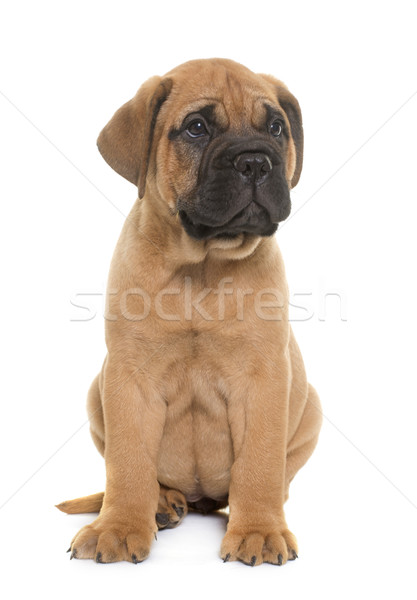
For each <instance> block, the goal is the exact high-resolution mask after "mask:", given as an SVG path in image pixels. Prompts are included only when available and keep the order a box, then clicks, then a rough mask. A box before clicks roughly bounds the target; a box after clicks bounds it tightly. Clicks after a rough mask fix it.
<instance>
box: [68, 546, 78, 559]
mask: <svg viewBox="0 0 417 600" xmlns="http://www.w3.org/2000/svg"><path fill="white" fill-rule="evenodd" d="M73 558H77V549H76V548H74V550H73V551H72V552H71V556H70V560H72V559H73Z"/></svg>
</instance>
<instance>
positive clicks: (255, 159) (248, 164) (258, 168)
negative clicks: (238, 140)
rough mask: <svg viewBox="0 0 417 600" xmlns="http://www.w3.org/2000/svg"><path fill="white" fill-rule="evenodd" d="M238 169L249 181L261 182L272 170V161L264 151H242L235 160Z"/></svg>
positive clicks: (234, 164)
mask: <svg viewBox="0 0 417 600" xmlns="http://www.w3.org/2000/svg"><path fill="white" fill-rule="evenodd" d="M233 166H234V167H235V169H236V171H239V173H240V174H241V175H242V177H243V178H244V179H245V180H246V181H247V182H248V183H261V182H262V181H263V180H264V179H265V178H266V177H267V176H268V174H269V172H270V171H272V163H271V161H270V159H269V158H268V156H267V155H266V154H263V153H262V152H242V154H239V155H238V156H236V158H235V160H234V161H233Z"/></svg>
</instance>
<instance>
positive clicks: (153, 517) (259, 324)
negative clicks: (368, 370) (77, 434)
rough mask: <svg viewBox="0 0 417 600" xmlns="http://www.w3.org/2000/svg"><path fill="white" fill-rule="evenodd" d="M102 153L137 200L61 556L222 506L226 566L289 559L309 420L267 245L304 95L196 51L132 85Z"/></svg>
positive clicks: (285, 196)
mask: <svg viewBox="0 0 417 600" xmlns="http://www.w3.org/2000/svg"><path fill="white" fill-rule="evenodd" d="M98 148H99V150H100V152H101V154H102V156H103V157H104V159H105V160H106V161H107V162H108V164H109V165H110V166H111V167H112V168H113V169H114V170H115V171H116V172H117V173H119V174H120V175H122V176H123V177H125V178H126V179H128V180H129V181H130V182H132V183H133V184H134V185H136V186H137V187H138V190H139V197H138V199H137V201H136V203H135V205H134V206H133V208H132V210H131V212H130V214H129V216H128V218H127V219H126V222H125V224H124V227H123V230H122V233H121V236H120V239H119V241H118V244H117V247H116V250H115V253H114V257H113V261H112V264H111V269H110V275H109V282H108V289H109V293H108V305H107V318H106V343H107V348H108V354H107V356H106V358H105V361H104V365H103V368H102V370H101V372H100V374H99V375H98V376H97V377H96V379H95V380H94V381H93V383H92V386H91V389H90V391H89V395H88V414H89V418H90V422H91V434H92V437H93V441H94V443H95V445H96V447H97V449H98V450H99V452H100V453H101V454H102V455H103V456H104V458H105V464H106V491H105V493H104V494H95V495H93V496H88V497H85V498H80V499H78V500H73V501H68V502H64V503H62V504H60V505H59V506H58V508H60V509H61V510H63V511H65V512H70V513H71V512H72V513H74V512H94V511H100V514H99V515H98V517H97V518H96V520H95V521H94V522H93V523H92V524H91V525H87V526H86V527H83V528H82V529H81V531H80V532H79V533H78V534H77V535H76V536H75V538H74V539H73V541H72V543H71V551H72V553H71V558H72V557H76V558H91V559H95V560H96V561H97V562H114V561H120V560H126V561H131V562H134V563H137V562H140V561H142V560H144V559H145V558H146V557H147V556H148V554H149V551H150V547H151V543H152V541H153V539H154V536H155V532H156V531H157V529H158V528H160V529H161V528H165V527H173V526H175V525H177V524H178V523H179V522H180V521H181V520H182V519H183V518H184V517H185V515H186V513H187V510H188V508H189V507H191V508H193V509H196V510H201V511H203V512H208V511H210V510H216V509H218V508H222V507H225V506H227V505H229V507H230V516H229V522H228V527H227V531H226V534H225V536H224V539H223V543H222V546H221V557H222V558H223V560H224V561H228V560H241V561H243V562H244V563H246V564H249V565H252V566H253V565H259V564H261V563H262V562H269V563H273V564H277V565H281V564H284V563H285V562H286V561H287V560H292V559H294V558H296V557H297V551H298V550H297V543H296V539H295V537H294V535H293V534H292V533H291V532H290V530H289V529H288V527H287V523H286V520H285V515H284V508H283V506H284V502H285V500H286V499H287V497H288V489H289V484H290V482H291V480H292V479H293V477H294V475H295V474H296V472H297V471H298V470H299V469H300V467H301V466H302V465H304V463H305V462H306V461H307V459H308V458H309V456H310V455H311V453H312V451H313V449H314V447H315V445H316V443H317V439H318V435H319V430H320V426H321V409H320V404H319V399H318V396H317V394H316V392H315V390H314V389H313V388H312V387H311V385H309V384H308V382H307V379H306V375H305V370H304V365H303V361H302V358H301V355H300V351H299V349H298V346H297V343H296V341H295V339H294V336H293V333H292V331H291V327H290V325H289V322H288V290H287V283H286V279H285V272H284V265H283V261H282V258H281V254H280V251H279V248H278V245H277V242H276V239H275V237H274V233H275V232H276V230H277V227H278V224H279V222H280V221H283V220H284V219H286V218H287V217H288V215H289V213H290V209H291V202H290V189H291V188H292V187H294V186H295V185H296V184H297V182H298V180H299V177H300V174H301V168H302V160H303V128H302V119H301V112H300V108H299V105H298V102H297V100H296V99H295V98H294V96H293V95H292V94H291V93H290V92H289V91H288V89H287V88H286V86H285V85H284V84H283V83H281V82H280V81H278V80H276V79H274V78H273V77H271V76H269V75H258V74H255V73H253V72H251V71H250V70H248V69H247V68H245V67H243V66H242V65H240V64H237V63H235V62H233V61H230V60H223V59H213V60H196V61H191V62H187V63H185V64H183V65H180V66H179V67H177V68H175V69H173V70H172V71H170V72H169V73H168V74H167V75H165V76H164V77H153V78H151V79H150V80H148V81H147V82H146V83H145V84H143V85H142V87H141V88H140V89H139V91H138V92H137V94H136V96H135V97H134V98H133V99H132V100H130V101H129V102H127V103H126V104H125V105H124V106H122V107H121V108H120V109H119V110H118V111H117V112H116V113H115V115H114V116H113V118H112V119H111V120H110V122H109V123H108V124H107V125H106V126H105V128H104V129H103V131H102V132H101V134H100V136H99V138H98Z"/></svg>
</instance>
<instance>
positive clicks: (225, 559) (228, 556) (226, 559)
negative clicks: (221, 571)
mask: <svg viewBox="0 0 417 600" xmlns="http://www.w3.org/2000/svg"><path fill="white" fill-rule="evenodd" d="M229 558H230V552H228V553H227V554H226V556H225V557H224V559H223V562H224V563H225V562H227V561H228V560H229Z"/></svg>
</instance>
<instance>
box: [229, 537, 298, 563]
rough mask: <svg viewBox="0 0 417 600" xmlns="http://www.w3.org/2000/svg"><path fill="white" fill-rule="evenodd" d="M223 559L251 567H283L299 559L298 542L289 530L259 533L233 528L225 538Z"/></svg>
mask: <svg viewBox="0 0 417 600" xmlns="http://www.w3.org/2000/svg"><path fill="white" fill-rule="evenodd" d="M221 557H222V559H223V561H224V562H227V561H229V560H241V561H242V562H244V563H245V564H246V565H250V566H251V567H254V566H255V565H260V564H262V563H263V562H268V563H272V564H273V565H283V564H285V563H286V562H287V561H288V560H294V559H296V558H298V555H297V541H296V539H295V537H294V535H293V534H292V533H291V531H289V530H288V529H283V530H280V529H274V528H271V530H270V531H257V529H256V528H253V529H252V528H247V529H243V530H239V529H234V528H233V529H230V530H228V531H227V532H226V535H225V536H224V538H223V542H222V547H221Z"/></svg>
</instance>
